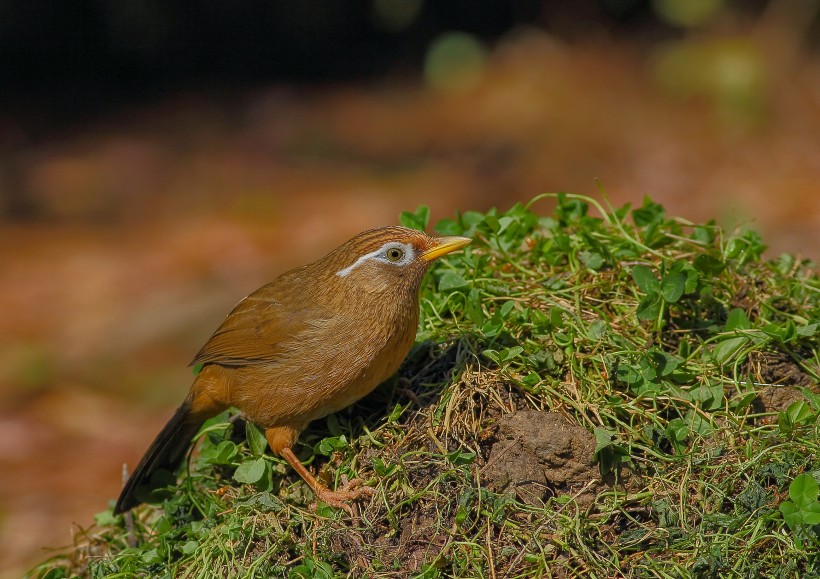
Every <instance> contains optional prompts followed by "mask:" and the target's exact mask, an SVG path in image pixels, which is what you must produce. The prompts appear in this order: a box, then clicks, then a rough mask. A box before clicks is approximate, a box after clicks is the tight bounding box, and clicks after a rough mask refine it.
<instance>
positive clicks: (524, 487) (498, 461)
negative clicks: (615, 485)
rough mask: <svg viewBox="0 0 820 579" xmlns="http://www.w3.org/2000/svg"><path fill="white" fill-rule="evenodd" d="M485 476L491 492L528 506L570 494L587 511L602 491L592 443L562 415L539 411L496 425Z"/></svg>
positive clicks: (509, 417)
mask: <svg viewBox="0 0 820 579" xmlns="http://www.w3.org/2000/svg"><path fill="white" fill-rule="evenodd" d="M483 475H484V479H485V480H486V481H487V482H488V487H489V488H490V489H491V490H493V491H495V492H500V493H511V494H514V495H516V496H517V497H518V499H519V500H521V501H522V502H524V503H527V504H530V505H542V504H543V503H544V502H545V501H546V500H547V499H548V498H549V497H551V496H554V495H557V494H568V495H572V496H575V498H576V500H577V502H578V503H579V505H581V506H582V507H587V506H589V505H591V504H592V502H593V501H594V500H595V495H596V494H597V493H598V492H599V491H600V490H601V489H602V488H603V483H602V481H601V476H600V473H599V470H598V466H597V464H596V462H595V437H594V436H593V435H592V434H591V433H590V432H589V431H587V430H586V429H585V428H582V427H580V426H578V425H576V424H572V423H570V422H568V421H567V419H566V418H564V417H563V416H561V415H560V414H557V413H555V412H542V411H537V410H526V411H520V412H516V413H515V414H509V415H506V416H504V417H502V418H501V419H500V420H499V422H498V433H497V441H496V442H495V444H493V446H492V448H491V449H490V456H489V459H488V460H487V464H486V465H485V466H484V467H483Z"/></svg>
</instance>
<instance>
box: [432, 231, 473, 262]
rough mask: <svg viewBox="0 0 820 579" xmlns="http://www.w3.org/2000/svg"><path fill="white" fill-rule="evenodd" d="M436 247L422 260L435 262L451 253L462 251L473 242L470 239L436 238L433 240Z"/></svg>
mask: <svg viewBox="0 0 820 579" xmlns="http://www.w3.org/2000/svg"><path fill="white" fill-rule="evenodd" d="M433 241H435V242H436V245H434V246H433V247H431V248H430V249H428V250H427V251H425V252H424V253H422V254H421V258H422V259H423V260H425V261H433V260H434V259H436V258H438V257H441V256H442V255H446V254H448V253H450V252H451V251H455V250H457V249H461V248H462V247H464V246H465V245H467V244H468V243H470V242H471V241H472V239H470V238H469V237H457V236H455V235H454V236H452V237H436V238H435V239H433Z"/></svg>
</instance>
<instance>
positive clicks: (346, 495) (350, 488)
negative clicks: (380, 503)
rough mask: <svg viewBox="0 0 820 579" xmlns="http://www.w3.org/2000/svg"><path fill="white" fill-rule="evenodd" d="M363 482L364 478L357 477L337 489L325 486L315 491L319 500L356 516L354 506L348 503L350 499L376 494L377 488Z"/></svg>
mask: <svg viewBox="0 0 820 579" xmlns="http://www.w3.org/2000/svg"><path fill="white" fill-rule="evenodd" d="M363 483H364V481H362V479H358V478H355V479H353V480H352V481H350V482H348V483H347V484H345V485H343V486H342V487H341V488H339V489H337V490H335V491H332V490H330V489H329V488H327V487H325V486H322V487H320V488H318V489H314V491H315V493H316V498H317V499H318V500H320V501H322V502H323V503H325V504H328V505H330V506H331V507H336V508H339V509H344V510H345V511H347V513H348V514H349V515H350V516H351V517H352V516H354V514H353V507H351V506H350V505H349V504H348V503H349V502H350V501H355V500H358V499H360V498H362V497H364V496H368V497H372V496H373V495H375V494H376V489H374V488H372V487H368V486H363Z"/></svg>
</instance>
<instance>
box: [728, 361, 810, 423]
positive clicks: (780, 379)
mask: <svg viewBox="0 0 820 579" xmlns="http://www.w3.org/2000/svg"><path fill="white" fill-rule="evenodd" d="M744 371H745V372H746V373H748V374H751V375H752V376H753V377H754V380H755V382H758V383H760V384H768V386H765V387H764V388H763V389H761V390H760V393H759V394H758V397H757V399H756V400H755V408H756V409H757V410H758V411H761V412H780V411H783V410H785V409H786V408H788V407H789V405H790V404H791V403H792V402H796V401H798V400H804V396H803V393H802V392H801V391H800V389H801V388H811V389H812V390H813V391H814V392H820V387H818V385H817V383H816V382H815V381H814V380H813V379H812V377H811V376H810V375H809V374H807V373H806V372H804V371H803V369H802V368H800V366H798V365H797V364H796V363H795V362H794V360H792V359H791V358H790V357H789V356H788V355H787V354H785V353H784V352H751V353H750V354H749V359H748V360H747V361H746V364H745V368H744Z"/></svg>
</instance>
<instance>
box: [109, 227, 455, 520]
mask: <svg viewBox="0 0 820 579" xmlns="http://www.w3.org/2000/svg"><path fill="white" fill-rule="evenodd" d="M469 242H470V240H469V239H467V238H464V237H443V238H432V237H429V236H427V235H425V234H424V233H420V232H418V231H415V230H412V229H407V228H405V227H397V226H394V227H380V228H377V229H371V230H369V231H365V232H363V233H360V234H359V235H357V236H355V237H354V238H353V239H351V240H350V241H348V242H346V243H344V244H343V245H341V246H340V247H338V248H337V249H335V250H333V251H332V252H330V253H329V254H328V255H326V256H325V257H323V258H322V259H320V260H318V261H316V262H313V263H311V264H308V265H305V266H302V267H299V268H296V269H293V270H291V271H288V272H286V273H284V274H282V275H281V276H279V277H278V278H277V279H276V280H274V281H273V282H271V283H269V284H267V285H265V286H262V287H261V288H259V289H258V290H256V291H255V292H253V293H252V294H251V295H249V296H248V297H246V298H245V299H244V300H242V301H241V302H239V304H238V305H237V306H236V307H235V308H234V310H233V311H232V312H231V313H230V314H229V315H228V317H227V318H226V319H225V321H224V322H223V323H222V325H221V326H220V327H219V329H217V330H216V332H214V334H213V336H211V338H210V339H209V340H208V342H207V343H206V344H205V345H204V346H203V347H202V349H201V350H200V351H199V353H198V354H197V355H196V356H195V357H194V360H193V362H191V364H192V365H195V364H203V368H202V371H201V372H200V373H199V374H198V375H197V377H196V379H195V380H194V383H193V384H192V385H191V389H190V392H189V393H188V396H187V398H186V399H185V401H184V402H183V403H182V405H181V406H180V407H179V408H178V409H177V411H176V413H175V414H174V416H173V417H172V418H171V420H169V421H168V423H167V424H166V425H165V427H164V428H163V429H162V431H160V433H159V435H157V437H156V439H155V440H154V442H153V443H152V444H151V446H150V447H149V449H148V451H147V452H146V453H145V456H143V458H142V460H141V461H140V463H139V465H138V466H137V468H136V470H134V473H133V474H132V475H131V478H130V479H129V480H128V482H127V483H126V484H125V488H124V489H123V491H122V494H121V495H120V497H119V499H118V500H117V505H116V507H115V509H114V512H115V513H121V512H124V511H127V510H128V509H130V508H132V507H134V506H136V505H138V504H139V503H140V502H141V500H140V499H139V498H137V496H136V493H137V489H138V488H139V487H141V486H143V485H145V484H146V483H147V482H148V481H149V480H150V478H151V475H152V474H153V473H154V471H156V470H157V469H158V468H167V469H171V470H172V469H174V468H176V467H177V466H178V465H179V463H180V461H181V460H182V457H183V456H184V454H185V452H186V450H187V449H188V446H189V444H190V442H191V438H192V437H193V436H194V435H195V434H196V432H197V431H198V430H199V427H200V426H201V425H202V423H203V422H204V421H205V420H207V419H208V418H210V417H212V416H215V415H216V414H218V413H220V412H222V411H223V410H225V409H227V408H229V407H231V406H233V407H236V408H238V409H239V410H240V411H241V412H242V413H244V415H245V416H246V417H247V419H248V420H250V421H251V422H254V423H255V424H257V425H259V426H260V427H262V428H264V429H265V435H266V437H267V439H268V443H269V444H270V446H271V450H273V452H274V453H276V454H278V455H280V456H282V457H283V458H284V459H285V460H287V461H288V463H290V465H291V466H292V467H293V468H294V469H295V470H296V471H297V472H298V473H299V474H300V475H301V476H302V477H303V478H304V479H305V481H306V482H307V483H308V484H309V485H310V486H311V487H312V488H313V490H314V492H315V493H316V495H317V497H318V498H319V499H320V500H322V501H324V502H326V503H328V504H330V505H333V506H337V507H342V508H345V509H347V510H348V511H349V512H350V507H349V506H348V505H347V504H346V503H345V501H349V500H353V499H356V498H359V497H361V496H363V495H369V494H372V493H373V490H372V489H370V488H368V487H361V486H360V482H359V481H352V482H351V483H349V484H348V485H347V486H346V487H345V488H343V489H340V490H338V491H331V490H330V489H328V488H327V487H325V486H323V485H322V484H320V483H319V482H318V481H317V480H316V479H315V478H314V477H313V476H312V475H311V474H310V473H309V472H308V471H307V469H306V468H305V467H304V466H303V465H302V464H301V463H300V462H299V460H298V459H297V458H296V456H295V455H294V454H293V451H292V450H291V447H292V445H293V444H294V442H295V441H296V438H297V437H298V436H299V433H300V432H301V431H302V430H303V429H304V428H305V427H306V426H307V424H308V423H309V422H310V421H311V420H315V419H317V418H321V417H323V416H326V415H328V414H330V413H332V412H336V411H338V410H341V409H342V408H344V407H346V406H348V405H350V404H351V403H353V402H355V401H356V400H358V399H359V398H361V397H363V396H365V395H366V394H368V393H369V392H370V391H371V390H373V388H375V387H376V386H377V385H378V384H379V383H380V382H382V381H384V380H385V379H387V378H388V377H389V376H391V375H392V374H393V373H394V372H396V370H398V368H399V365H400V364H401V362H402V360H403V359H404V357H405V356H406V355H407V353H408V351H409V350H410V347H411V346H412V345H413V340H414V339H415V334H416V326H417V325H418V316H419V306H418V293H419V286H420V284H421V280H422V278H423V277H424V273H425V272H426V271H427V268H428V266H429V265H430V263H431V262H432V261H433V260H434V259H436V258H437V257H439V256H441V255H444V254H446V253H449V252H451V251H454V250H456V249H459V248H461V247H463V246H464V245H466V244H467V243H469Z"/></svg>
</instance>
